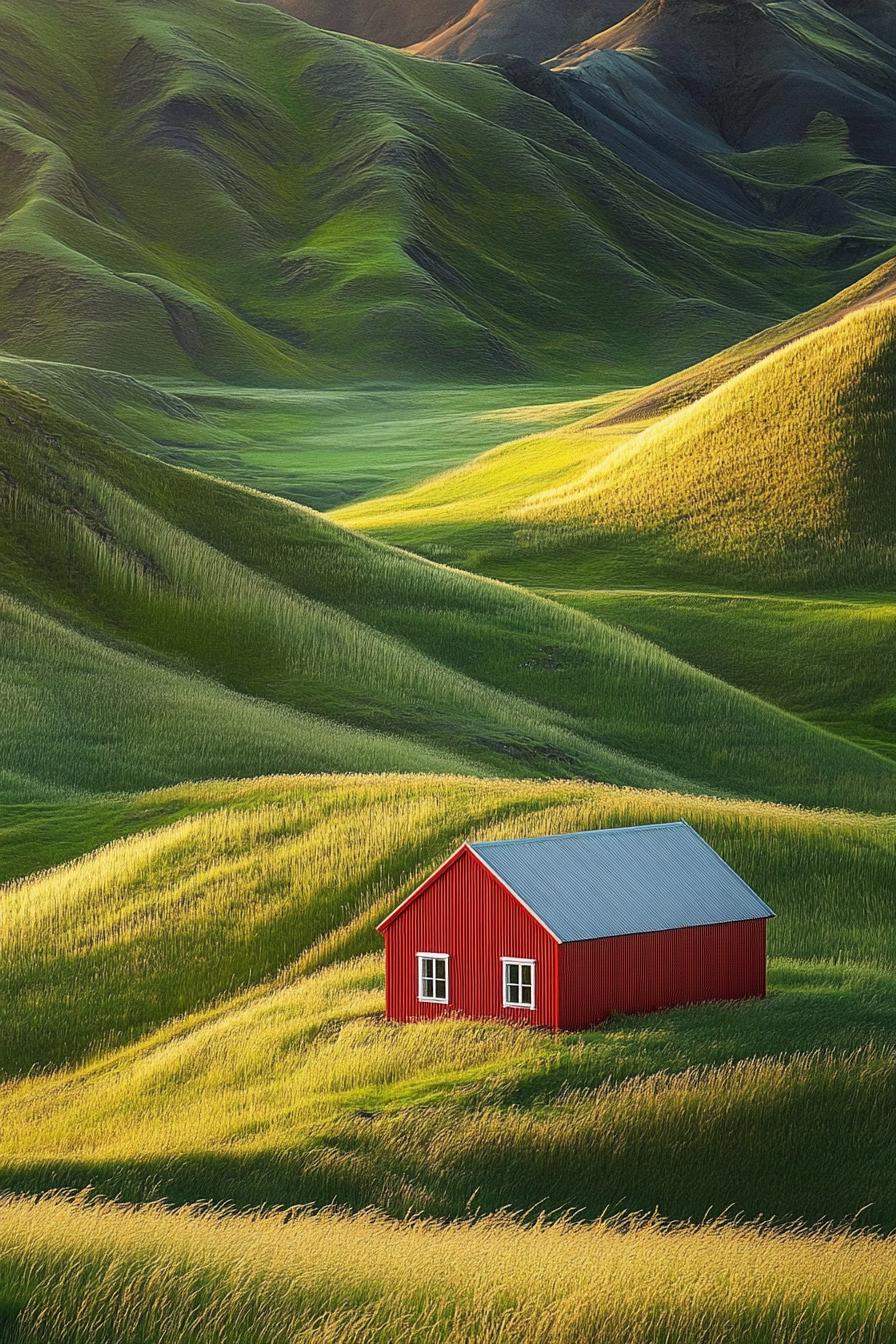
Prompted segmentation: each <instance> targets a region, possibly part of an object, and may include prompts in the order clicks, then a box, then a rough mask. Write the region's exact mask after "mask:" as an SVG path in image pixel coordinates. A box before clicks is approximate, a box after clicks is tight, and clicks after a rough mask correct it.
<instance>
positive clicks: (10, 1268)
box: [0, 1198, 896, 1344]
mask: <svg viewBox="0 0 896 1344" xmlns="http://www.w3.org/2000/svg"><path fill="white" fill-rule="evenodd" d="M359 1262H360V1263H363V1265H364V1272H363V1274H360V1273H359V1269H358V1266H359ZM0 1275H2V1282H3V1285H4V1310H5V1315H6V1319H7V1320H8V1321H9V1322H10V1326H11V1327H12V1322H13V1321H14V1320H15V1321H16V1322H17V1324H16V1327H15V1330H16V1333H15V1338H16V1339H17V1340H19V1341H20V1342H21V1344H29V1341H37V1340H39V1341H40V1342H41V1344H83V1342H84V1341H87V1340H90V1341H93V1342H94V1344H111V1342H112V1341H115V1344H119V1342H120V1341H122V1340H124V1339H136V1338H141V1339H145V1338H151V1339H153V1340H164V1341H165V1344H169V1342H170V1344H174V1341H175V1340H177V1341H179V1342H180V1341H184V1340H185V1339H186V1338H189V1339H190V1340H197V1341H198V1340H203V1339H214V1340H215V1341H217V1344H280V1341H282V1340H283V1339H284V1338H285V1335H284V1322H288V1323H289V1324H288V1326H287V1327H286V1329H288V1331H289V1335H288V1338H289V1339H290V1341H293V1344H311V1342H312V1341H315V1342H316V1344H337V1341H338V1342H339V1344H346V1342H347V1341H350V1342H351V1344H389V1342H390V1341H393V1340H397V1339H402V1340H409V1341H410V1340H414V1341H417V1340H420V1341H422V1340H426V1341H428V1342H429V1344H468V1342H469V1341H470V1340H472V1339H478V1338H483V1337H487V1338H488V1339H489V1340H490V1341H491V1342H492V1344H512V1341H516V1340H518V1339H521V1338H524V1339H526V1340H529V1341H532V1344H547V1341H551V1344H580V1341H582V1340H583V1339H594V1338H600V1339H601V1340H602V1341H604V1344H631V1341H632V1340H638V1341H640V1342H641V1344H695V1341H698V1340H699V1341H700V1344H741V1342H743V1344H769V1341H774V1344H828V1341H830V1340H833V1339H846V1338H848V1339H850V1340H853V1341H855V1344H874V1341H878V1340H881V1339H885V1338H889V1336H890V1335H891V1334H892V1332H893V1329H894V1328H896V1325H894V1323H896V1303H894V1295H893V1287H892V1285H893V1277H894V1248H893V1244H892V1242H882V1241H879V1240H876V1239H874V1238H868V1237H851V1236H849V1235H848V1234H846V1235H844V1234H835V1235H831V1234H830V1233H827V1234H825V1233H822V1234H818V1235H815V1236H813V1237H810V1238H807V1237H799V1236H795V1235H793V1234H792V1233H790V1234H787V1233H781V1232H775V1231H773V1230H770V1229H768V1228H755V1227H754V1228H740V1229H732V1228H726V1227H724V1226H707V1227H705V1228H703V1229H700V1230H698V1231H689V1230H688V1229H684V1228H669V1227H666V1226H664V1225H662V1224H661V1223H659V1222H658V1221H656V1220H650V1221H647V1222H645V1223H643V1224H641V1225H640V1226H636V1227H626V1226H625V1225H619V1224H617V1225H613V1224H612V1223H608V1222H604V1223H600V1224H598V1225H597V1226H595V1227H593V1228H571V1227H557V1226H540V1227H533V1228H527V1229H523V1228H521V1227H520V1226H519V1225H518V1224H517V1223H515V1222H514V1221H513V1220H512V1219H509V1218H506V1217H504V1218H496V1219H490V1220H488V1221H486V1222H483V1223H481V1224H478V1225H471V1224H470V1223H468V1222H464V1223H462V1224H461V1225H460V1226H453V1227H451V1226H445V1225H444V1224H433V1223H425V1222H421V1221H419V1220H415V1221H408V1222H405V1223H403V1224H402V1225H397V1224H391V1223H387V1222H386V1221H384V1220H383V1219H381V1218H377V1217H375V1216H373V1215H370V1214H365V1215H362V1216H360V1217H356V1218H345V1217H342V1216H339V1215H337V1214H333V1213H329V1214H326V1215H323V1216H318V1217H313V1216H309V1215H307V1214H305V1215H299V1216H297V1217H293V1218H290V1219H289V1220H284V1219H283V1218H282V1217H278V1216H276V1215H274V1216H267V1217H258V1216H253V1217H244V1218H234V1217H230V1218H227V1217H222V1216H220V1215H217V1214H214V1213H210V1212H208V1211H204V1212H200V1211H194V1212H193V1213H192V1214H180V1215H172V1214H170V1213H166V1212H165V1211H164V1210H162V1209H160V1208H158V1207H156V1208H144V1209H137V1210H134V1209H131V1210H128V1209H123V1208H120V1207H116V1206H114V1205H112V1206H110V1205H98V1204H93V1205H85V1204H84V1202H83V1201H79V1202H71V1201H67V1200H64V1199H58V1198H57V1199H53V1200H46V1201H42V1202H40V1203H39V1204H37V1205H35V1204H34V1203H32V1202H30V1201H27V1200H23V1201H15V1200H5V1201H4V1202H3V1203H2V1205H0Z"/></svg>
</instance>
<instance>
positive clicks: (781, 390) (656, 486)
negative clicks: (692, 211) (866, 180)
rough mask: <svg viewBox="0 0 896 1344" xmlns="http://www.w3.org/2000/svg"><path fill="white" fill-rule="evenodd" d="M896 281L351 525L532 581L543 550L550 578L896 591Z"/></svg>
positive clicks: (492, 456)
mask: <svg viewBox="0 0 896 1344" xmlns="http://www.w3.org/2000/svg"><path fill="white" fill-rule="evenodd" d="M890 275H891V272H890V271H889V269H888V270H887V271H886V272H885V273H882V274H881V275H879V277H878V278H877V279H876V280H875V282H874V283H869V287H868V289H867V291H862V292H861V294H860V295H856V294H853V295H851V296H848V297H847V298H846V300H841V301H840V302H839V304H834V305H831V306H830V308H829V309H828V310H820V311H819V312H818V313H816V314H815V315H814V317H813V315H811V314H810V315H808V316H807V317H806V318H804V319H802V323H801V325H800V326H793V327H790V328H785V329H784V330H783V331H771V332H769V333H766V334H765V335H764V336H763V337H760V338H757V339H756V341H754V342H753V343H750V344H748V345H746V346H743V347H740V348H739V349H736V350H735V351H733V352H731V353H730V354H729V355H726V356H723V357H721V358H720V359H719V360H718V361H710V362H709V363H708V364H707V365H705V366H703V367H702V368H701V369H698V370H697V371H695V372H694V373H693V374H688V375H683V376H682V377H681V378H679V379H673V380H669V381H668V382H667V383H666V384H662V385H660V387H659V388H658V389H648V390H647V391H646V392H643V393H639V394H635V395H634V396H633V397H632V398H630V399H628V400H626V399H624V398H610V399H608V407H607V410H606V411H605V412H604V413H603V414H598V415H597V416H594V417H591V418H589V419H588V420H586V421H584V422H582V423H581V424H580V425H579V426H578V427H572V428H571V429H564V430H561V431H558V432H557V434H555V435H553V436H550V435H549V436H545V437H542V438H539V439H533V440H531V441H529V442H527V441H525V440H524V441H523V442H521V443H520V444H518V445H509V446H508V447H506V448H503V449H497V450H495V451H493V452H491V453H489V454H486V455H485V456H483V457H482V458H480V459H478V461H476V462H474V463H471V464H467V465H466V466H463V467H460V468H458V469H456V470H455V471H454V472H451V473H448V474H447V475H444V476H442V477H440V478H437V479H436V480H434V481H432V482H428V483H424V484H423V485H421V486H418V487H415V488H414V489H412V490H410V491H408V492H406V493H405V494H403V495H398V496H393V497H391V498H388V499H385V500H383V501H381V502H376V501H369V502H362V503H359V504H356V505H354V506H350V507H348V508H347V509H344V510H342V511H339V513H338V515H337V516H338V517H340V518H341V519H342V520H344V521H345V522H346V523H348V524H349V525H350V526H355V527H360V528H362V529H365V530H373V531H383V532H385V533H386V535H388V536H390V537H391V538H392V539H396V540H401V541H403V542H404V543H405V544H408V543H410V544H414V545H418V546H419V545H421V544H422V545H424V546H426V545H427V544H429V545H431V544H433V543H439V544H441V545H443V546H450V547H452V548H453V547H457V548H458V550H456V551H454V554H455V555H458V554H460V553H461V552H460V547H470V546H475V547H477V548H479V549H480V551H481V552H482V554H483V562H482V567H483V568H485V569H488V568H489V567H490V562H489V560H488V559H487V558H486V556H487V554H488V551H487V550H483V547H484V545H485V546H492V547H495V554H496V556H497V554H499V553H501V552H502V551H503V553H504V555H505V557H507V556H509V554H510V549H511V548H512V549H513V550H514V553H515V558H514V561H513V562H512V563H515V564H516V565H517V566H518V572H519V573H523V572H524V568H525V570H526V572H527V573H531V570H530V569H529V568H527V561H531V562H533V563H534V564H535V567H536V568H537V565H538V559H537V558H538V557H539V556H540V557H541V558H542V560H543V562H544V566H543V568H544V573H545V574H546V575H547V574H548V573H549V572H550V568H551V566H550V556H551V555H552V553H553V554H554V555H555V556H557V557H565V560H564V564H565V568H566V573H567V574H569V573H570V572H571V567H572V566H573V565H574V563H575V560H574V557H578V561H579V573H580V575H582V576H583V577H584V576H585V575H587V574H589V573H590V574H591V575H592V576H594V575H597V574H599V573H600V572H601V565H602V564H605V566H606V571H605V572H607V573H612V574H613V575H614V577H615V576H616V575H620V576H621V575H622V574H623V573H624V572H625V563H626V557H628V565H629V568H630V572H632V573H637V574H639V575H640V576H641V577H642V578H643V577H645V576H646V577H647V578H648V579H651V578H652V579H653V580H654V581H656V580H662V581H667V580H671V581H672V582H673V583H674V581H675V580H676V579H680V580H684V579H685V578H687V577H688V576H689V577H690V578H691V579H694V580H695V581H696V582H698V583H700V584H705V585H707V586H716V587H719V586H725V585H726V584H727V585H731V584H733V585H735V586H741V587H746V588H749V587H750V586H753V587H758V588H759V589H762V590H770V591H774V590H787V589H802V590H804V591H808V592H816V591H819V590H828V591H833V590H836V589H837V588H838V587H839V588H843V587H846V588H848V589H853V590H861V589H863V588H864V589H869V588H870V589H871V590H872V591H878V590H886V589H887V588H888V587H889V586H890V585H891V583H892V578H893V567H894V549H893V548H894V542H896V536H894V532H893V512H892V507H891V503H890V501H891V497H892V482H893V471H894V460H893V452H892V435H893V427H892V424H891V419H892V405H893V380H894V367H896V366H894V363H893V358H894V356H893V351H894V348H896V346H894V337H896V328H894V323H896V305H894V304H893V303H892V301H887V300H885V299H883V298H880V296H881V295H885V294H886V293H887V292H888V286H889V284H890ZM868 300H872V301H870V302H869V301H868ZM874 300H878V301H876V302H875V301H874ZM800 330H802V331H806V332H807V334H806V335H804V336H798V335H797V333H798V331H800ZM766 350H771V351H772V353H771V354H769V355H767V356H766V357H764V358H763V357H762V356H763V354H764V352H765V351H766ZM738 370H739V371H738ZM732 375H733V376H732ZM714 383H715V384H716V385H715V386H713V384H714ZM706 387H709V388H710V390H709V391H706V392H705V394H704V395H702V396H698V395H697V393H698V391H700V390H702V389H704V388H706ZM695 398H696V399H695ZM677 402H683V403H684V404H683V406H682V408H681V409H678V410H676V409H675V406H676V403H677ZM663 411H665V414H662V413H661V412H663ZM465 527H466V529H467V535H466V538H464V529H465ZM448 553H449V554H451V551H450V550H449V551H448ZM533 558H534V559H533ZM558 572H559V571H558ZM550 581H551V580H550V579H549V578H547V577H546V578H545V582H546V583H547V582H550ZM578 586H587V583H581V582H580V584H579V585H578Z"/></svg>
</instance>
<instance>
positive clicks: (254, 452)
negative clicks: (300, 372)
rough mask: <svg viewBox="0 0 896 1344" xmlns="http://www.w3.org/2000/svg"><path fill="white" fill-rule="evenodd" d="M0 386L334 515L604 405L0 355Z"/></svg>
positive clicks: (459, 388)
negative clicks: (257, 381) (179, 374)
mask: <svg viewBox="0 0 896 1344" xmlns="http://www.w3.org/2000/svg"><path fill="white" fill-rule="evenodd" d="M0 379H2V380H3V381H4V382H7V383H9V384H11V385H12V386H13V387H16V388H19V389H21V390H23V391H25V392H33V393H36V394H37V395H39V396H42V397H45V398H46V399H47V400H48V401H49V402H50V403H51V405H52V406H53V407H54V408H55V409H56V410H57V411H61V412H63V413H64V414H66V415H69V416H72V417H74V418H77V419H78V420H80V421H82V422H83V423H85V424H88V425H90V426H92V427H93V428H95V429H98V430H100V431H102V432H103V433H106V434H109V435H111V436H112V437H113V438H116V439H117V440H119V441H120V442H123V443H126V444H127V445H128V446H129V447H132V448H137V449H138V450H139V451H140V452H145V453H152V454H155V455H156V456H158V457H161V458H162V460H163V461H165V462H171V463H173V464H174V465H176V466H182V467H195V468H197V469H199V470H201V471H205V472H208V473H210V474H212V475H215V476H219V477H221V478H223V479H224V480H230V481H235V482H237V483H238V484H240V485H248V486H251V487H253V488H255V489H258V490H263V491H265V492H266V493H269V494H274V495H279V496H281V497H283V498H285V499H294V500H297V501H298V502H299V503H301V504H308V505H310V506H311V507H312V508H316V509H327V508H334V507H336V506H337V505H339V504H344V503H346V502H348V501H350V500H354V499H358V498H361V497H363V496H364V495H380V494H382V493H383V492H384V491H385V490H388V489H392V488H394V487H396V486H398V485H409V484H412V483H413V482H415V481H418V480H420V479H423V478H426V477H428V476H431V475H433V474H434V473H435V472H437V471H441V470H443V469H444V468H446V467H449V466H453V465H454V464H455V463H457V462H463V461H466V460H467V459H469V458H473V457H476V456H478V455H479V454H480V453H482V452H484V451H486V450H487V449H490V448H492V447H494V446H496V445H497V444H500V443H502V442H504V440H506V438H507V436H508V434H520V433H523V432H535V430H538V429H548V428H551V429H553V428H556V427H558V426H560V425H563V424H566V423H569V422H571V421H575V420H580V419H581V418H582V416H583V415H586V414H587V413H588V411H589V410H590V409H592V408H594V407H598V406H600V405H602V404H603V399H602V398H601V397H600V396H597V395H595V392H594V385H593V384H589V385H587V386H585V385H577V384H572V383H570V382H569V380H564V381H562V382H557V383H549V384H546V383H530V382H526V383H522V382H519V383H514V384H512V385H509V386H508V385H507V384H506V383H504V384H494V385H490V384H487V383H474V384H469V385H464V384H460V385H452V384H444V383H436V384H423V383H413V384H406V385H402V386H381V385H377V384H369V385H360V386H350V385H346V386H343V387H326V388H321V387H317V386H315V387H310V388H309V387H305V388H265V387H246V386H239V387H231V386H222V385H221V384H220V383H217V384H208V383H202V382H198V381H195V380H194V381H188V382H183V381H176V380H174V379H171V378H168V379H164V380H162V379H160V380H156V381H154V382H148V381H146V380H145V379H138V378H133V377H128V376H126V375H124V374H119V373H111V372H109V371H108V370H101V369H93V368H87V367H84V366H77V365H73V364H58V363H51V362H49V361H46V360H34V359H18V358H14V357H12V356H10V355H0Z"/></svg>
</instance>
